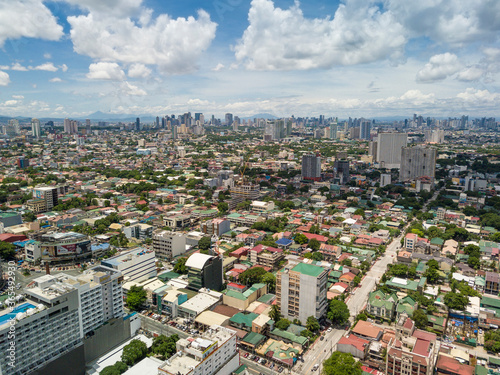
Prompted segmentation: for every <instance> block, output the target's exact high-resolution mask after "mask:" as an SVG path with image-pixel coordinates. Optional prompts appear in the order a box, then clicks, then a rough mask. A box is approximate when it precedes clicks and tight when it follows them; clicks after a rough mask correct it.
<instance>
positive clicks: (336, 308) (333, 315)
mask: <svg viewBox="0 0 500 375" xmlns="http://www.w3.org/2000/svg"><path fill="white" fill-rule="evenodd" d="M350 315H351V313H350V312H349V308H348V307H347V305H346V304H345V302H344V301H340V300H337V299H332V300H331V301H330V306H329V307H328V312H327V314H326V316H327V318H328V319H330V320H331V321H332V322H333V323H336V324H339V325H343V324H345V323H346V322H347V321H348V320H349V316H350Z"/></svg>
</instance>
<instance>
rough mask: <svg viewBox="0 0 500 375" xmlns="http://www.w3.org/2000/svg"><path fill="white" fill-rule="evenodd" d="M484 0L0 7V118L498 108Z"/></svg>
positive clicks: (31, 2) (497, 27) (490, 8)
mask: <svg viewBox="0 0 500 375" xmlns="http://www.w3.org/2000/svg"><path fill="white" fill-rule="evenodd" d="M498 14H500V1H498V0H468V1H463V0H418V1H408V0H383V1H371V0H344V1H340V2H338V1H335V0H308V1H303V2H298V1H295V2H294V1H293V0H274V1H272V0H209V1H200V0H198V1H194V0H182V1H179V0H176V1H174V0H60V1H43V0H15V1H13V0H0V115H6V116H27V117H42V118H43V117H61V118H62V117H75V118H80V117H85V116H86V115H88V114H91V113H93V112H95V111H102V112H104V113H112V114H137V115H139V114H147V115H153V116H157V115H158V116H163V115H170V114H180V113H184V112H187V111H190V112H192V113H194V112H203V113H204V114H205V116H206V117H208V116H211V115H212V114H215V115H216V116H223V115H224V114H225V113H226V112H230V113H233V114H235V115H238V116H240V117H246V116H252V115H254V114H257V113H270V114H273V115H275V116H279V117H282V116H291V115H295V116H296V117H297V116H319V115H321V114H323V115H326V116H336V117H339V118H346V117H348V116H351V117H361V116H363V117H367V118H370V117H391V116H407V117H410V116H413V113H417V114H419V115H423V116H424V117H426V116H431V117H458V116H461V115H469V116H472V117H475V116H477V117H479V116H481V117H483V116H498V115H499V114H500V113H499V112H500V111H499V108H500V90H499V89H500V85H499V79H500V74H499V73H500V40H499V36H500V17H497V15H498Z"/></svg>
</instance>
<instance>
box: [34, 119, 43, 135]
mask: <svg viewBox="0 0 500 375" xmlns="http://www.w3.org/2000/svg"><path fill="white" fill-rule="evenodd" d="M31 134H32V135H33V138H40V136H41V135H42V132H41V129H40V120H39V119H37V118H33V119H31Z"/></svg>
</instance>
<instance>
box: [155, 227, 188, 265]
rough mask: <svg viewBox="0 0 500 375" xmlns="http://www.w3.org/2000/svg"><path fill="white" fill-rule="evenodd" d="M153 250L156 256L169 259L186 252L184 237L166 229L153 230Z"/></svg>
mask: <svg viewBox="0 0 500 375" xmlns="http://www.w3.org/2000/svg"><path fill="white" fill-rule="evenodd" d="M153 250H154V251H155V253H156V255H157V256H158V258H163V259H167V260H171V259H172V258H175V257H176V256H178V255H181V254H184V253H185V252H186V237H185V236H184V235H183V234H181V233H177V232H172V231H168V230H157V231H154V232H153Z"/></svg>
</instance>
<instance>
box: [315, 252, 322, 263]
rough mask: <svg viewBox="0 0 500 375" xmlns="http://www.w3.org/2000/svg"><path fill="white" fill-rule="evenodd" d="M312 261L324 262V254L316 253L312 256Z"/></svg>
mask: <svg viewBox="0 0 500 375" xmlns="http://www.w3.org/2000/svg"><path fill="white" fill-rule="evenodd" d="M312 259H313V260H315V261H320V260H323V254H322V253H320V252H319V251H316V252H314V253H313V254H312Z"/></svg>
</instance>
